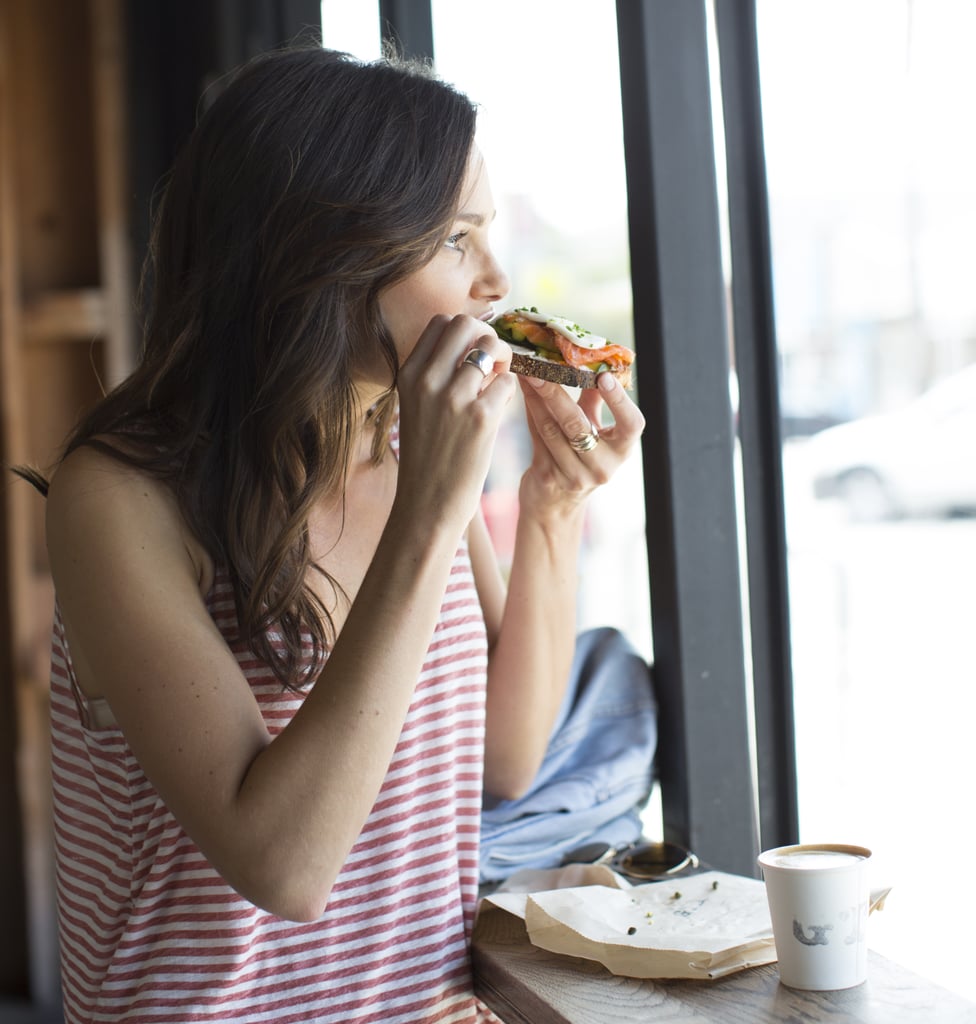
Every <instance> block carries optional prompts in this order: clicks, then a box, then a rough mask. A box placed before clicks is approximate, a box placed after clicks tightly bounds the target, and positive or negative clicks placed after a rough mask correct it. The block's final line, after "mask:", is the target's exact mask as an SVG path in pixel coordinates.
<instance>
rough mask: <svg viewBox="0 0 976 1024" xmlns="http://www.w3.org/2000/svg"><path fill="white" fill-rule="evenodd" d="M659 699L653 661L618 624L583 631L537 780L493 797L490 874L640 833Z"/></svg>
mask: <svg viewBox="0 0 976 1024" xmlns="http://www.w3.org/2000/svg"><path fill="white" fill-rule="evenodd" d="M656 748H657V703H656V701H655V698H654V687H653V677H652V672H651V668H650V666H649V665H648V664H647V663H646V662H645V661H644V660H643V658H641V657H640V655H638V654H637V652H636V651H635V650H634V649H633V647H632V646H631V645H630V643H629V642H628V641H627V640H626V639H625V638H624V637H623V635H622V634H621V633H620V632H618V631H617V630H615V629H611V628H602V629H593V630H588V631H587V632H585V633H582V634H580V636H579V637H578V638H577V643H576V652H575V656H574V659H573V666H572V669H571V672H570V680H569V685H568V687H567V690H566V695H565V697H564V699H563V704H562V707H561V708H560V711H559V714H558V716H557V718H556V724H555V726H554V728H553V733H552V736H551V738H550V740H549V746H548V748H547V750H546V755H545V758H544V759H543V762H542V765H541V767H540V769H539V773H538V775H537V776H536V779H535V782H534V783H533V784H532V788H531V789H530V790H529V792H528V793H526V794H525V795H524V796H522V797H520V798H519V799H518V800H497V801H496V800H493V799H492V798H491V797H490V796H489V795H488V794H486V795H485V801H484V806H483V808H482V814H481V881H482V882H495V881H499V880H500V879H503V878H506V877H508V875H510V874H512V873H513V872H514V871H517V870H519V869H520V868H549V867H556V866H558V864H559V862H560V860H561V859H562V856H563V854H564V853H566V852H568V851H569V850H572V849H573V848H574V847H577V846H580V845H582V844H583V843H587V842H596V841H602V842H607V843H611V844H612V845H614V846H618V845H623V844H625V843H631V842H633V841H634V840H636V839H638V838H639V837H640V834H641V822H640V811H641V809H642V808H643V806H644V804H645V803H646V801H647V797H648V795H649V793H650V790H651V784H652V782H653V762H654V753H655V750H656Z"/></svg>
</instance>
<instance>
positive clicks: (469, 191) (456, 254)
mask: <svg viewBox="0 0 976 1024" xmlns="http://www.w3.org/2000/svg"><path fill="white" fill-rule="evenodd" d="M494 216H495V203H494V200H493V198H492V194H491V186H490V185H489V183H488V174H487V172H486V170H485V163H484V160H483V159H482V156H481V153H480V152H479V151H478V150H477V149H474V150H473V151H472V154H471V159H470V160H469V161H468V170H467V173H466V175H465V179H464V185H463V187H462V189H461V205H460V208H459V210H458V211H457V213H456V215H455V218H454V224H453V226H452V228H451V235H450V237H449V238H448V240H447V242H446V243H445V244H444V245H443V246H442V247H441V249H440V250H439V251H438V253H437V254H436V255H435V256H434V258H433V259H432V260H431V261H430V262H429V263H428V264H426V265H425V266H423V267H421V268H420V269H419V270H415V271H414V272H413V273H412V274H410V275H409V277H405V278H404V279H403V280H402V281H398V282H397V283H396V284H393V285H390V287H389V288H387V289H386V290H385V291H384V292H382V293H381V295H380V299H379V303H380V313H381V314H382V316H383V322H384V323H385V324H386V327H387V329H388V330H389V332H390V334H391V335H392V337H393V341H394V343H395V345H396V349H397V354H398V356H399V358H400V362H401V363H402V362H403V361H404V360H405V359H406V357H407V356H408V355H409V354H410V353H411V351H412V350H413V347H414V345H415V344H416V342H417V338H419V337H420V334H421V332H422V331H423V330H424V328H425V327H426V326H427V324H428V323H429V322H430V319H431V317H433V316H435V315H437V314H439V313H443V314H446V315H447V316H456V315H457V314H459V313H463V314H465V315H467V316H473V317H477V318H480V319H483V320H487V319H490V318H491V316H492V313H493V310H494V304H495V303H496V302H498V301H499V300H500V299H502V298H503V297H504V296H505V295H506V294H507V292H508V289H509V280H508V277H507V275H506V274H505V271H504V270H502V268H501V266H500V265H499V263H498V261H497V260H496V259H495V256H494V254H493V253H492V251H491V247H490V246H489V244H488V229H489V227H490V225H491V222H492V220H493V219H494Z"/></svg>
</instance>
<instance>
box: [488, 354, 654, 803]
mask: <svg viewBox="0 0 976 1024" xmlns="http://www.w3.org/2000/svg"><path fill="white" fill-rule="evenodd" d="M601 383H602V387H601V389H600V391H599V393H597V392H596V391H584V392H583V393H582V395H581V397H580V400H579V403H577V402H575V401H573V400H572V398H570V396H569V395H568V394H567V393H566V392H565V391H564V389H562V388H561V387H559V386H558V385H555V384H545V383H542V382H538V381H529V382H527V383H525V384H523V388H522V390H523V392H524V394H525V400H526V411H527V413H528V420H529V430H530V433H531V435H532V439H533V459H532V464H531V466H530V467H529V469H528V470H527V472H526V473H525V475H524V476H523V478H522V483H521V486H520V489H519V522H518V528H517V532H516V540H515V551H514V555H513V560H512V569H511V575H510V580H509V586H508V594H507V598H506V599H505V601H504V610H503V612H502V614H501V616H500V618H498V616H497V612H496V611H495V609H496V608H497V607H498V604H499V602H498V601H497V600H496V601H494V602H493V604H492V605H491V609H490V611H491V616H492V618H489V620H488V621H489V635H492V630H494V634H495V641H494V644H493V646H492V652H491V660H490V662H489V675H488V724H487V736H486V751H485V788H486V789H487V790H488V791H489V792H490V793H492V794H493V795H494V796H498V797H503V798H508V799H512V798H515V797H518V796H520V795H521V794H522V793H523V792H524V791H525V790H526V789H527V788H528V787H529V785H531V782H532V780H533V778H534V777H535V774H536V772H537V771H538V767H539V764H540V763H541V761H542V757H543V755H544V754H545V750H546V745H547V744H548V741H549V736H550V733H551V730H552V726H553V722H554V719H555V716H556V712H557V711H558V710H559V705H560V702H561V700H562V696H563V692H564V689H565V685H566V681H567V677H568V674H569V668H570V665H571V662H572V656H573V648H574V643H575V637H576V599H577V591H578V589H579V580H578V559H579V549H580V542H581V538H582V532H583V523H584V513H585V502H586V499H587V497H588V496H589V495H590V494H591V493H592V492H593V490H594V489H595V488H596V487H598V486H600V485H602V484H603V483H605V482H606V481H607V480H608V479H609V478H610V477H611V476H612V474H613V472H614V471H615V470H616V468H617V467H618V466H619V465H620V464H621V463H622V461H623V460H624V459H625V458H626V457H627V455H628V454H629V453H630V451H631V449H632V448H633V446H634V444H635V443H636V441H637V439H638V438H639V436H640V433H641V431H642V430H643V427H644V420H643V417H642V416H641V413H640V411H639V410H638V409H637V407H636V406H635V405H634V404H633V402H631V400H630V399H629V398H628V396H627V394H626V392H625V391H624V390H623V388H621V387H620V386H619V384H617V382H616V381H614V380H613V378H612V377H611V376H610V375H609V374H605V375H603V376H602V377H601ZM603 402H606V405H607V407H608V408H609V409H610V412H611V414H612V416H613V420H614V422H613V425H612V426H610V427H607V428H604V429H602V430H601V431H600V442H599V444H598V445H597V446H596V448H594V449H593V450H592V451H589V452H582V453H579V452H576V451H575V450H574V449H573V448H571V447H570V445H569V440H570V439H572V438H574V437H576V436H578V435H579V434H581V433H584V432H585V431H586V430H588V429H589V427H588V425H589V423H599V422H600V413H601V408H600V406H601V404H602V403H603ZM480 560H481V559H480V557H479V562H480ZM477 564H478V563H476V565H477ZM479 589H480V588H479ZM488 614H489V610H486V616H487V615H488ZM493 620H494V621H493Z"/></svg>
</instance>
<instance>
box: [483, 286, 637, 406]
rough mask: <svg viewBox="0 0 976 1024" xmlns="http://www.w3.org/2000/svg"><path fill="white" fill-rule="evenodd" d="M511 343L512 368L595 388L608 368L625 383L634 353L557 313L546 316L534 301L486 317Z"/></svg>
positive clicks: (551, 379)
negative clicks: (493, 316) (532, 304)
mask: <svg viewBox="0 0 976 1024" xmlns="http://www.w3.org/2000/svg"><path fill="white" fill-rule="evenodd" d="M491 326H492V327H494V328H495V332H496V333H497V334H498V336H499V337H500V338H503V339H504V340H505V341H507V342H508V343H509V344H510V345H511V346H512V353H513V355H512V372H513V373H520V374H522V375H524V376H526V377H538V378H540V379H541V380H549V381H553V382H554V383H556V384H567V385H569V386H571V387H577V388H595V387H596V378H597V374H599V373H602V372H603V371H607V372H609V373H612V374H613V375H614V376H615V377H616V378H617V379H618V380H619V381H620V383H621V384H622V385H623V386H624V387H625V388H629V387H630V384H631V367H632V365H633V362H634V353H633V351H632V350H631V349H629V348H625V347H624V346H623V345H615V344H613V343H612V342H609V341H607V339H606V338H601V337H600V335H598V334H594V333H593V332H592V331H588V330H586V328H585V327H580V325H579V324H577V323H574V322H573V321H572V320H567V319H566V318H565V317H561V316H546V315H545V314H544V313H540V312H539V311H538V309H536V307H535V306H531V307H527V306H520V307H519V308H517V309H510V310H508V311H507V312H505V313H502V314H501V315H500V316H496V317H495V319H494V320H492V321H491Z"/></svg>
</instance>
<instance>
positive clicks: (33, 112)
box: [0, 0, 132, 1003]
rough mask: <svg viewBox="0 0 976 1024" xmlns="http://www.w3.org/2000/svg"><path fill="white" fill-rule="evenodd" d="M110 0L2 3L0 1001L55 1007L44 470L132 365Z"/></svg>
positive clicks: (119, 79)
mask: <svg viewBox="0 0 976 1024" xmlns="http://www.w3.org/2000/svg"><path fill="white" fill-rule="evenodd" d="M124 61H125V46H124V37H123V19H122V9H121V4H120V2H119V0H73V2H71V3H65V2H63V0H4V3H3V4H2V5H0V446H2V448H0V452H2V458H3V462H4V467H5V470H4V473H3V482H2V483H0V524H2V528H3V534H2V545H0V546H2V554H0V569H2V571H3V574H4V575H3V580H2V583H3V588H2V589H3V600H2V602H0V616H2V618H0V722H2V725H0V993H2V994H6V995H27V994H32V995H33V996H34V998H35V999H36V1000H37V1001H39V1002H41V1003H44V1002H48V1001H51V1000H54V999H56V989H57V957H56V932H55V926H54V910H53V887H52V881H51V880H52V872H53V869H52V862H51V835H50V831H51V830H50V799H49V768H48V761H49V750H48V740H47V690H48V683H47V677H48V657H49V633H50V623H51V615H52V610H53V592H52V587H51V583H50V579H49V575H48V566H47V556H46V550H45V545H44V528H43V516H44V502H43V499H42V498H41V497H40V496H39V495H38V494H37V493H36V492H34V491H33V490H32V489H31V488H30V487H29V486H28V485H27V484H24V483H22V482H20V481H18V480H16V479H14V478H13V477H12V476H11V475H10V473H9V472H7V471H6V467H8V466H9V465H12V464H19V463H30V464H33V465H35V466H37V467H39V468H41V469H46V468H47V467H49V466H50V465H51V463H52V462H53V460H54V459H55V457H56V454H57V451H58V448H59V446H60V443H61V441H62V440H63V438H64V436H65V434H66V433H67V431H68V429H69V428H70V426H71V424H72V423H73V422H74V421H75V419H76V418H77V416H78V415H79V413H80V412H82V411H83V410H84V409H85V408H86V407H87V406H88V405H89V404H90V403H92V402H93V401H94V400H95V399H96V398H97V397H98V395H99V394H100V393H101V389H102V388H103V387H108V386H111V385H112V384H113V383H115V382H116V381H118V380H120V379H121V378H122V377H123V376H124V375H125V373H126V372H128V369H129V368H130V366H131V360H132V356H131V353H132V339H131V326H130V325H131V261H130V254H129V247H128V226H127V218H128V212H127V199H126V195H127V193H126V183H125V179H126V138H125V111H124V108H123V100H124V96H125V91H124Z"/></svg>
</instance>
